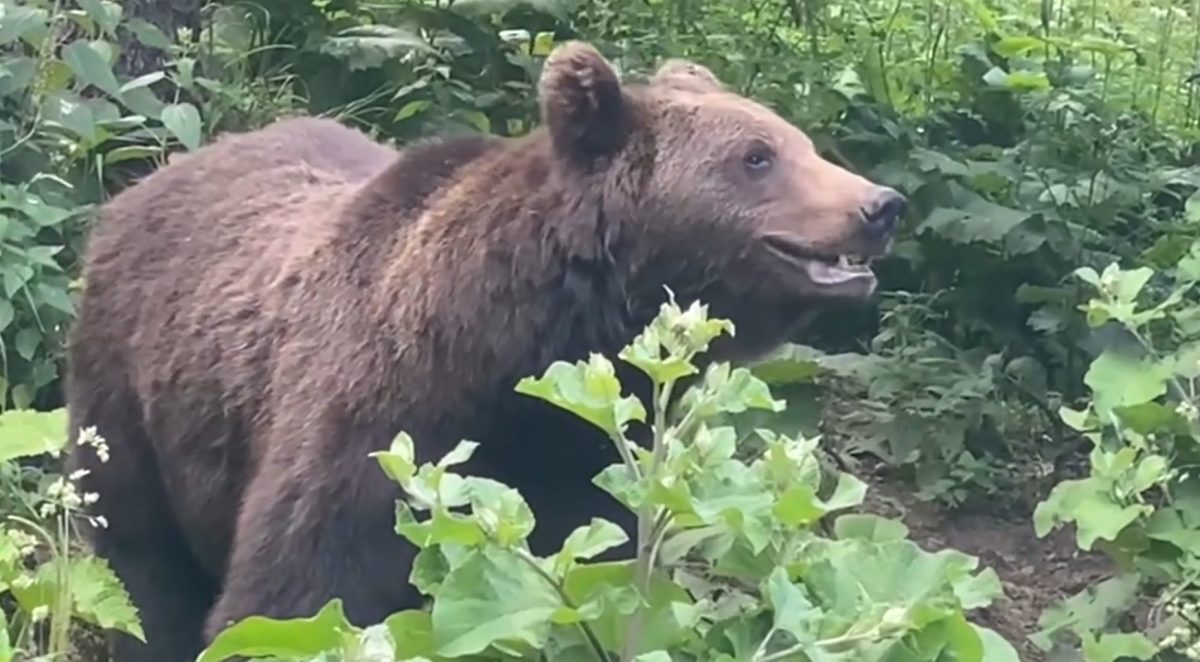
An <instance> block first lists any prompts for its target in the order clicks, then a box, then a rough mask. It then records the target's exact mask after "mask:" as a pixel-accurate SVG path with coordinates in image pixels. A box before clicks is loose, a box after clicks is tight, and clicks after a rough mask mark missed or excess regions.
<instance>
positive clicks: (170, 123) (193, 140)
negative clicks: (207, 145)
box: [160, 103, 201, 150]
mask: <svg viewBox="0 0 1200 662" xmlns="http://www.w3.org/2000/svg"><path fill="white" fill-rule="evenodd" d="M160 120H161V121H162V123H163V126H165V127H167V130H168V131H170V132H171V133H172V134H173V135H174V136H175V137H176V138H178V139H179V142H181V143H183V146H184V147H186V148H188V149H189V150H195V149H199V147H200V137H201V122H200V111H198V110H196V107H195V106H193V105H192V104H190V103H175V104H171V105H169V106H167V107H165V108H163V109H162V116H161V117H160Z"/></svg>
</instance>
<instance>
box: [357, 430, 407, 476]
mask: <svg viewBox="0 0 1200 662" xmlns="http://www.w3.org/2000/svg"><path fill="white" fill-rule="evenodd" d="M368 457H372V458H374V459H375V460H376V461H377V462H379V466H380V467H382V468H383V472H384V473H385V474H387V476H388V478H391V479H392V480H394V481H396V482H397V483H399V484H400V485H402V486H404V487H407V486H408V484H409V481H410V480H412V477H413V476H414V475H416V473H417V465H416V451H415V449H414V444H413V439H412V437H411V436H409V434H408V433H407V432H403V431H402V432H399V433H398V434H397V435H396V436H395V437H394V438H393V439H392V444H391V446H390V447H389V448H388V450H386V451H375V452H373V453H369V454H368Z"/></svg>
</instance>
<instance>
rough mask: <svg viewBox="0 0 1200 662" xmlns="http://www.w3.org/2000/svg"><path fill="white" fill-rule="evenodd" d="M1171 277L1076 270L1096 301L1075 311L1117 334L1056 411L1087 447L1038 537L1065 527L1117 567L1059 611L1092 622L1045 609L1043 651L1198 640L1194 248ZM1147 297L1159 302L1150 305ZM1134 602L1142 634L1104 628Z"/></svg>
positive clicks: (1045, 511)
mask: <svg viewBox="0 0 1200 662" xmlns="http://www.w3.org/2000/svg"><path fill="white" fill-rule="evenodd" d="M1172 272H1173V273H1172V274H1171V276H1170V277H1169V279H1165V282H1162V283H1159V284H1158V285H1157V286H1154V285H1153V284H1152V282H1151V281H1152V279H1153V278H1154V276H1155V273H1154V271H1153V270H1152V269H1150V268H1148V267H1138V268H1135V269H1128V270H1127V269H1122V268H1120V267H1119V266H1118V265H1117V264H1116V263H1112V264H1110V265H1109V266H1108V267H1106V268H1105V269H1104V270H1103V271H1102V272H1099V273H1097V271H1096V270H1094V269H1091V268H1090V267H1082V268H1080V269H1079V270H1077V271H1076V275H1077V276H1078V277H1079V278H1080V279H1081V280H1082V281H1083V282H1085V283H1087V284H1088V285H1089V286H1090V287H1092V288H1093V289H1094V290H1095V292H1096V295H1097V296H1095V297H1094V298H1092V299H1091V300H1089V301H1088V302H1087V304H1086V305H1085V306H1083V310H1084V311H1085V312H1086V316H1087V320H1088V323H1089V324H1090V325H1092V326H1095V327H1110V328H1114V329H1115V330H1116V331H1118V332H1119V333H1114V335H1113V336H1112V337H1113V339H1114V341H1113V342H1112V343H1110V345H1109V346H1108V347H1106V348H1105V349H1104V350H1103V351H1102V352H1101V353H1100V355H1099V356H1097V357H1096V359H1095V360H1094V361H1093V362H1092V364H1091V367H1090V368H1089V370H1088V372H1087V376H1086V379H1085V381H1086V383H1087V385H1088V387H1089V388H1090V390H1091V397H1090V400H1089V401H1088V402H1085V403H1084V407H1083V408H1082V409H1074V408H1070V407H1064V408H1063V409H1062V418H1063V420H1064V421H1065V422H1066V423H1067V425H1069V426H1071V427H1072V428H1074V429H1075V430H1077V431H1079V432H1080V433H1081V434H1082V435H1083V436H1084V437H1086V438H1087V439H1088V440H1089V441H1090V442H1091V444H1092V450H1091V453H1090V455H1089V464H1090V469H1091V470H1090V474H1089V475H1088V476H1086V477H1084V478H1081V479H1077V480H1067V481H1063V482H1062V483H1059V484H1058V485H1057V486H1056V487H1055V488H1054V490H1053V491H1052V492H1051V493H1050V495H1049V497H1048V498H1047V499H1046V500H1045V501H1044V502H1042V503H1041V504H1040V505H1039V506H1038V508H1037V510H1036V511H1035V513H1034V524H1035V526H1036V527H1037V530H1038V534H1039V535H1045V534H1046V533H1047V532H1049V531H1050V530H1051V529H1053V528H1055V527H1057V526H1061V525H1064V524H1072V525H1074V528H1075V536H1076V541H1077V543H1078V545H1079V546H1080V547H1081V548H1082V549H1085V550H1087V549H1092V548H1099V549H1102V550H1103V551H1105V552H1106V553H1107V554H1109V555H1111V556H1113V557H1114V558H1115V559H1116V560H1117V561H1118V567H1119V568H1121V570H1122V575H1120V576H1118V577H1116V578H1114V579H1112V580H1110V581H1109V583H1108V584H1109V586H1112V587H1113V588H1112V589H1109V590H1103V591H1096V592H1094V593H1090V594H1088V595H1081V596H1077V597H1076V598H1074V599H1073V600H1074V604H1070V605H1068V606H1067V608H1068V609H1069V610H1071V611H1081V610H1083V609H1087V610H1088V611H1090V612H1092V613H1094V614H1097V616H1096V617H1093V618H1088V619H1083V618H1078V619H1066V618H1054V617H1053V615H1051V614H1048V617H1047V618H1046V619H1045V621H1046V623H1045V625H1046V629H1045V630H1044V631H1043V632H1042V633H1039V637H1038V639H1039V641H1040V642H1041V644H1042V645H1043V646H1044V647H1048V646H1049V645H1050V644H1051V643H1052V641H1053V639H1054V638H1053V637H1052V635H1056V634H1060V633H1063V632H1071V633H1073V634H1075V635H1076V636H1077V637H1079V638H1080V639H1081V640H1082V643H1083V647H1084V652H1085V655H1086V657H1087V659H1089V660H1095V659H1105V660H1108V659H1112V658H1111V657H1110V655H1111V652H1103V653H1102V652H1101V651H1102V650H1104V651H1111V647H1110V646H1108V645H1106V644H1105V643H1104V642H1105V641H1107V640H1111V639H1112V638H1113V637H1118V636H1119V637H1120V638H1121V640H1122V641H1124V642H1125V644H1124V645H1123V647H1124V646H1128V647H1129V650H1130V652H1128V653H1127V654H1129V655H1132V656H1135V657H1138V658H1139V659H1149V657H1150V656H1152V655H1153V654H1154V653H1155V652H1156V650H1157V649H1158V648H1159V647H1160V646H1161V647H1164V648H1179V649H1181V650H1183V651H1185V652H1186V651H1188V650H1189V649H1191V648H1192V644H1193V640H1194V638H1195V637H1194V635H1191V634H1189V633H1190V632H1191V630H1192V629H1194V627H1195V614H1194V612H1195V608H1194V606H1190V605H1194V604H1195V601H1196V599H1197V596H1198V595H1200V593H1198V590H1200V584H1198V582H1197V580H1198V579H1200V547H1198V546H1197V545H1196V541H1198V540H1200V519H1198V517H1200V501H1197V498H1198V497H1200V483H1198V482H1197V480H1198V476H1197V475H1196V474H1195V472H1194V470H1193V469H1192V467H1193V466H1194V463H1195V454H1196V448H1197V446H1196V444H1197V441H1198V440H1200V414H1198V410H1197V401H1196V398H1197V395H1196V393H1197V391H1196V387H1197V383H1196V380H1197V378H1200V354H1198V353H1197V347H1200V345H1197V341H1198V340H1200V337H1197V332H1198V331H1200V328H1198V327H1196V325H1195V323H1194V321H1193V320H1195V319H1196V318H1197V313H1198V312H1200V307H1198V305H1197V303H1196V301H1195V299H1194V297H1191V296H1190V294H1191V293H1192V291H1193V289H1194V287H1195V285H1196V283H1197V282H1198V281H1200V243H1197V244H1194V245H1193V247H1192V249H1191V250H1190V251H1189V252H1188V254H1187V255H1185V256H1184V257H1183V259H1181V260H1180V261H1179V262H1178V264H1177V265H1176V266H1175V268H1174V269H1173V270H1172ZM1151 293H1157V294H1158V296H1155V297H1154V298H1155V299H1157V302H1156V303H1154V304H1152V305H1148V304H1147V303H1146V301H1147V299H1149V298H1151ZM1117 586H1120V587H1121V588H1120V589H1119V590H1118V589H1117V588H1116V587H1117ZM1143 596H1144V599H1146V600H1149V601H1150V602H1151V603H1152V604H1151V606H1150V610H1149V612H1148V614H1147V616H1146V617H1145V622H1144V623H1142V624H1141V626H1140V628H1139V629H1141V630H1142V632H1121V633H1117V632H1113V631H1112V630H1111V628H1113V627H1114V626H1116V625H1118V624H1119V623H1118V621H1119V620H1124V619H1127V614H1128V611H1129V609H1130V608H1132V607H1133V606H1134V603H1136V602H1137V601H1139V598H1143ZM1150 596H1157V597H1154V598H1151V597H1150ZM1172 631H1175V632H1174V633H1173V634H1171V635H1170V636H1167V635H1168V634H1169V633H1171V632H1172ZM1152 642H1154V643H1152ZM1110 643H1111V642H1110ZM1135 652H1136V654H1135Z"/></svg>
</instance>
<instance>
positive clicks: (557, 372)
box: [516, 354, 646, 436]
mask: <svg viewBox="0 0 1200 662" xmlns="http://www.w3.org/2000/svg"><path fill="white" fill-rule="evenodd" d="M516 391H517V392H518V393H522V394H524V395H529V396H533V397H535V398H541V399H543V400H545V401H547V402H549V403H551V404H553V405H556V406H558V407H561V408H563V409H566V410H567V411H569V412H571V413H573V414H575V415H576V416H579V417H580V418H582V419H584V420H586V421H588V422H589V423H591V424H593V425H595V426H596V427H598V428H600V429H601V430H604V431H605V432H607V433H608V434H609V435H610V436H620V435H622V434H623V433H624V430H625V426H626V425H628V424H629V423H630V422H631V421H643V422H644V421H645V420H646V409H645V407H644V406H643V405H642V403H641V401H640V400H638V399H637V398H635V397H633V396H627V397H621V383H620V382H619V381H617V377H616V371H615V369H614V368H613V365H612V363H610V362H609V361H608V359H606V358H604V357H603V356H600V355H599V354H592V355H591V356H590V357H589V359H588V362H587V363H584V362H582V361H580V362H578V363H575V364H574V365H572V364H570V363H567V362H565V361H556V362H554V363H553V364H551V365H550V367H549V368H547V369H546V372H545V374H544V375H543V376H542V377H541V378H538V379H535V378H532V377H525V378H523V379H522V380H521V381H520V382H518V383H517V388H516Z"/></svg>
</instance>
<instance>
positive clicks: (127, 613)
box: [0, 409, 144, 662]
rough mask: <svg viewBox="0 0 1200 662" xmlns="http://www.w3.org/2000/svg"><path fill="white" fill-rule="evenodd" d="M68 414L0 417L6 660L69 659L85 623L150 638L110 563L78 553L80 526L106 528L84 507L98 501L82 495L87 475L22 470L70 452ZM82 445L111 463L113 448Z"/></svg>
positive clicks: (1, 615) (1, 659)
mask: <svg viewBox="0 0 1200 662" xmlns="http://www.w3.org/2000/svg"><path fill="white" fill-rule="evenodd" d="M65 419H66V416H65V412H64V411H63V410H61V409H60V410H54V411H51V412H44V413H43V412H33V411H28V410H11V411H7V412H4V413H3V414H0V490H2V493H3V495H4V499H5V504H6V507H5V508H4V512H5V515H4V521H3V524H2V525H0V529H2V532H0V533H2V535H0V598H7V599H8V602H9V603H10V604H11V605H12V606H13V610H12V611H11V612H10V611H5V612H0V662H8V661H9V660H19V659H30V658H32V657H34V656H39V655H51V656H58V655H65V654H67V653H68V652H70V651H71V650H72V648H71V646H72V639H71V637H72V634H73V631H74V627H75V626H77V625H78V624H79V623H86V624H89V625H91V626H95V627H98V628H107V629H116V630H120V631H123V632H127V633H129V634H131V635H133V636H135V637H138V638H144V635H143V634H142V630H141V625H140V622H139V620H138V617H137V612H136V610H135V609H134V607H133V605H132V604H131V603H130V601H129V596H128V595H127V594H126V592H125V590H124V588H123V587H122V586H121V583H120V581H119V580H118V579H117V577H116V575H115V574H114V573H113V572H112V570H111V569H110V568H109V567H108V565H107V564H106V563H105V562H104V561H102V560H100V559H98V558H96V557H95V556H92V555H90V554H88V553H86V552H84V551H82V550H81V549H80V548H79V545H78V538H77V535H76V532H75V526H76V524H77V523H78V522H80V521H82V522H83V523H84V524H85V525H88V526H105V525H106V522H104V521H102V520H99V519H97V518H92V517H89V516H86V515H84V514H83V513H82V511H81V507H82V506H83V505H84V504H85V503H90V502H92V501H93V500H95V499H96V498H97V495H95V494H89V493H83V494H81V493H80V492H79V491H78V490H77V489H76V485H75V481H77V480H78V479H79V478H81V477H82V476H80V475H71V476H61V475H59V476H53V475H46V474H44V473H42V472H40V471H37V470H33V469H30V468H29V467H23V466H21V465H20V464H19V462H20V461H23V460H30V459H34V460H37V459H44V458H48V459H51V460H58V459H59V456H60V455H61V453H62V451H63V448H64V446H65V441H66V439H65V435H64V434H63V432H64V430H65V425H64V423H65ZM79 441H80V443H82V444H88V445H92V446H94V447H95V450H96V452H97V453H98V454H99V455H100V457H102V458H107V453H108V451H107V444H106V443H105V442H104V440H103V439H102V438H100V437H99V436H97V435H96V434H95V431H94V430H85V431H84V432H83V434H82V435H80V438H79Z"/></svg>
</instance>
